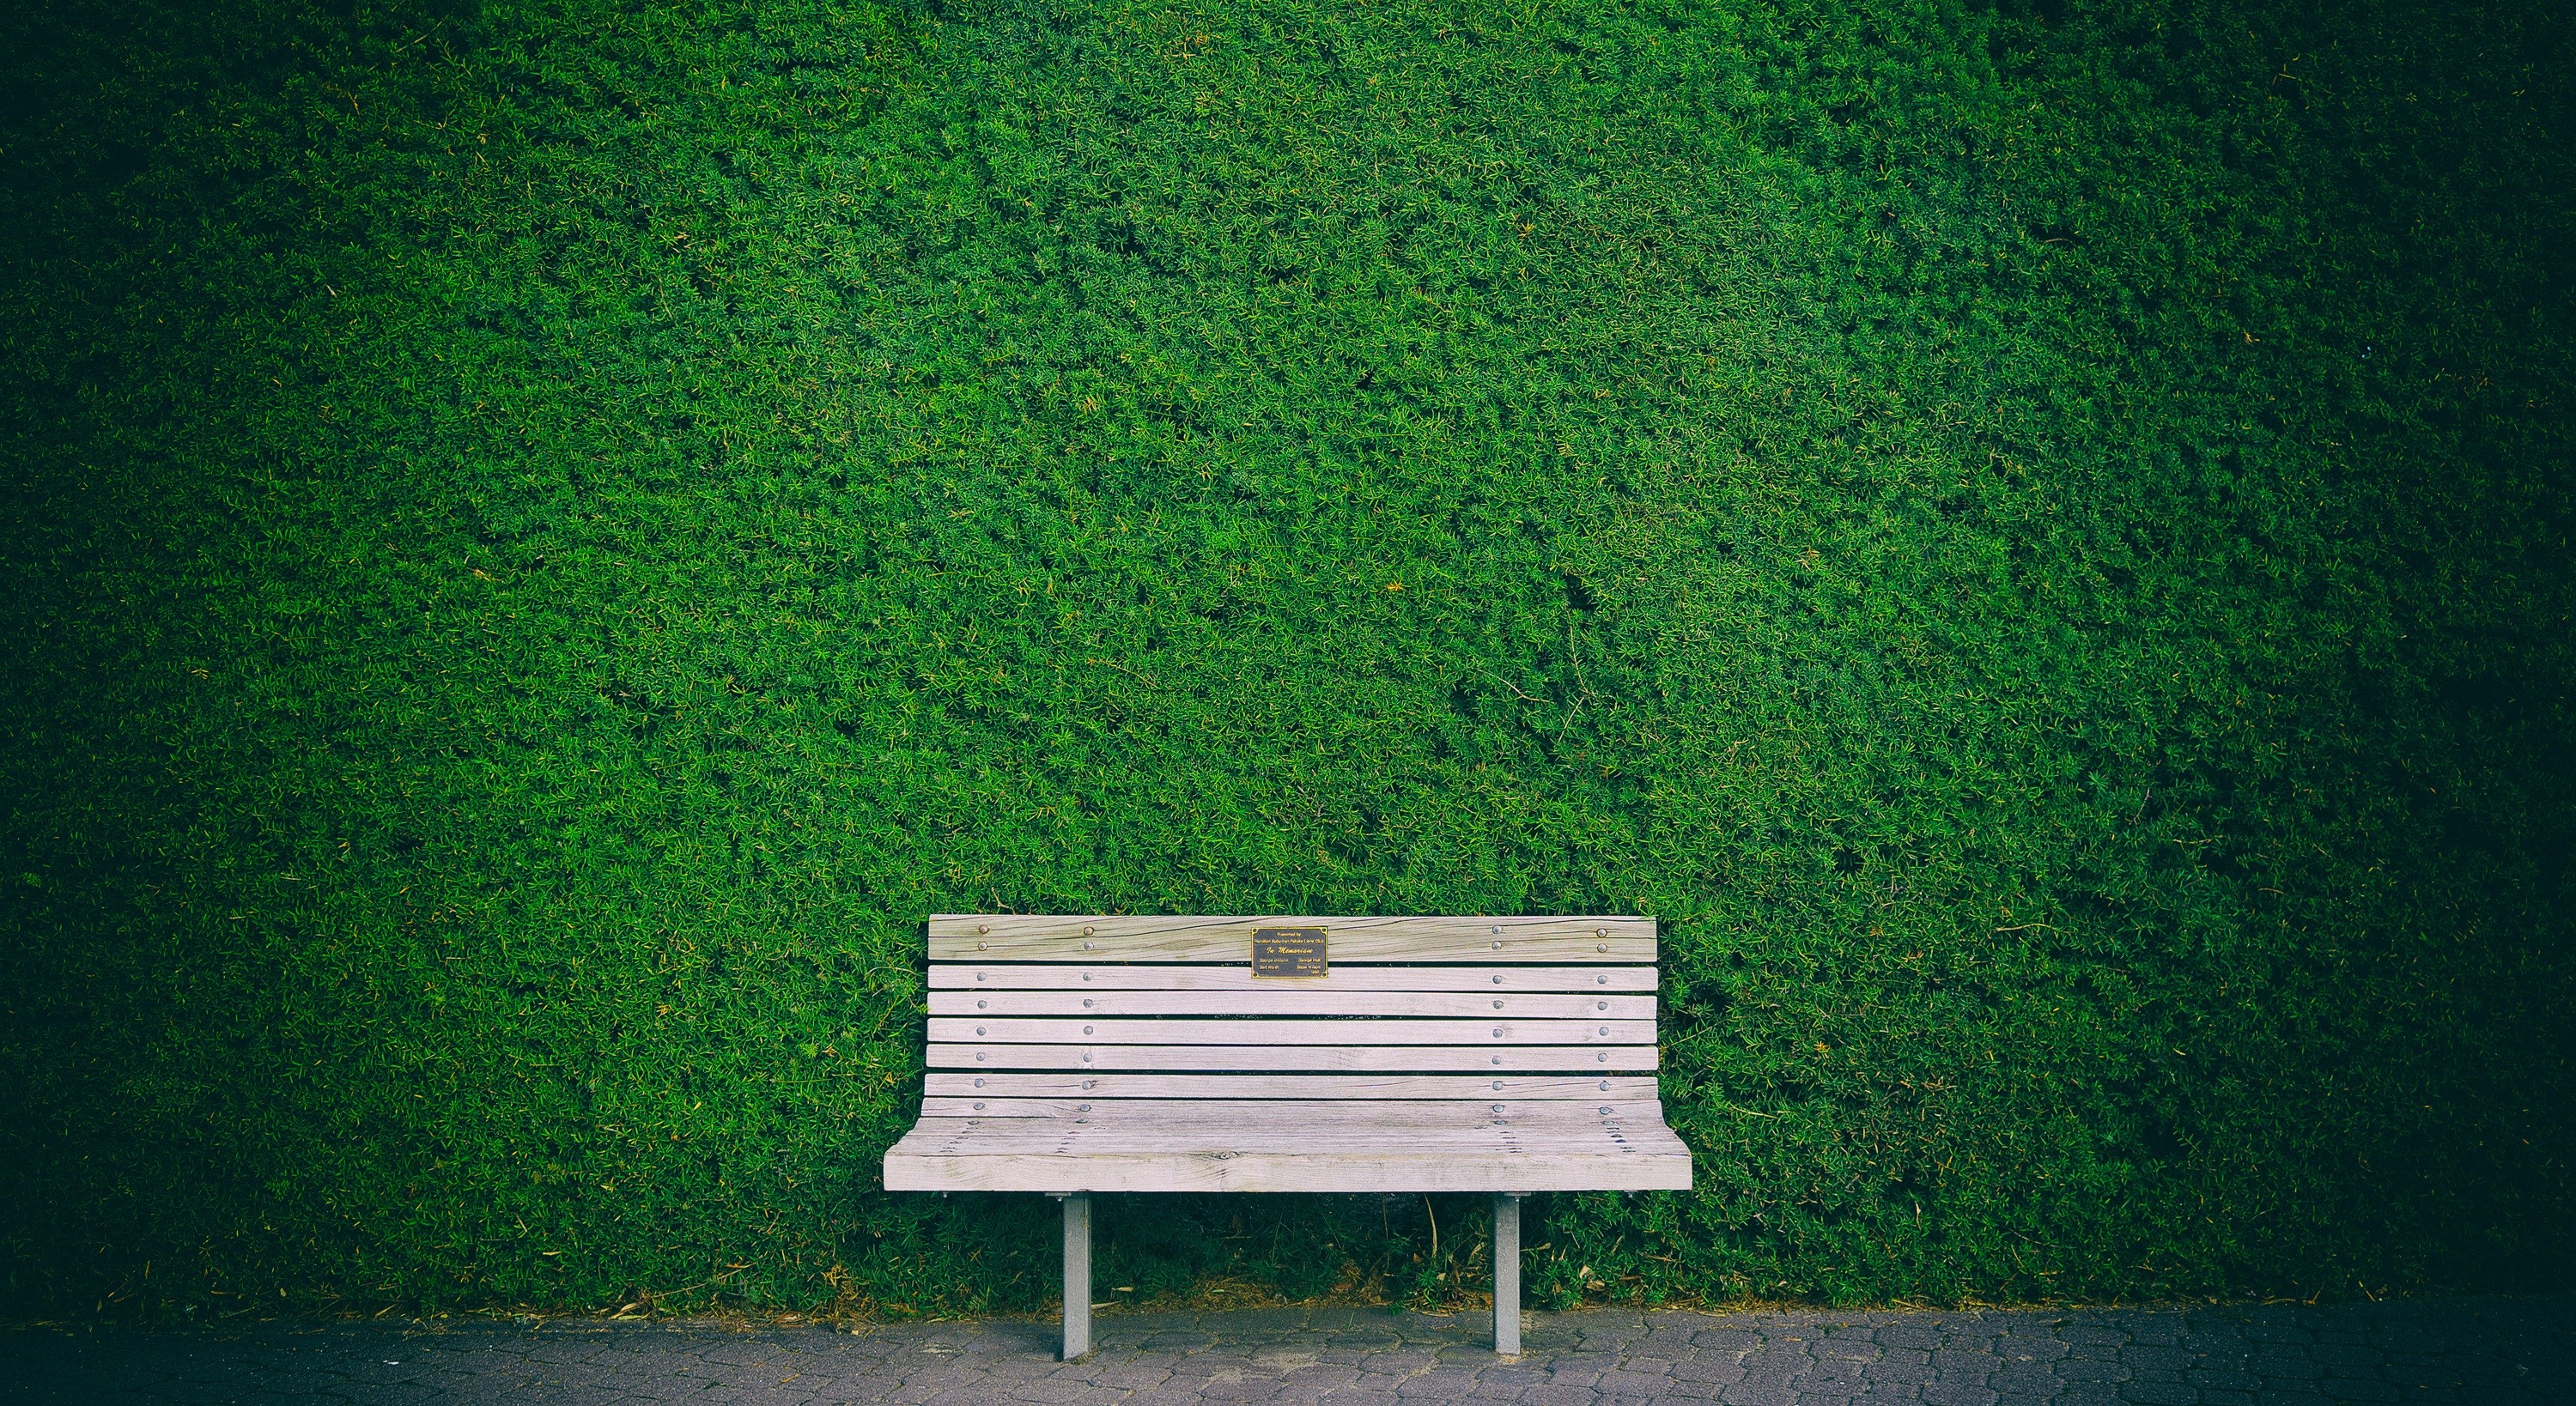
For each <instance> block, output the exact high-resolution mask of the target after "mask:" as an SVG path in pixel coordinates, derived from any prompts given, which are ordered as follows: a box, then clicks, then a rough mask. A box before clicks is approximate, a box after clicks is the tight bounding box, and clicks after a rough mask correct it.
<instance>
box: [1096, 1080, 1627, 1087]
mask: <svg viewBox="0 0 2576 1406" xmlns="http://www.w3.org/2000/svg"><path fill="white" fill-rule="evenodd" d="M1098 1082H1099V1080H1097V1079H1085V1080H1083V1081H1082V1086H1083V1087H1084V1088H1086V1089H1087V1088H1090V1087H1091V1086H1092V1085H1093V1084H1096V1083H1098ZM1601 1087H1603V1088H1605V1089H1606V1088H1608V1087H1610V1086H1609V1085H1608V1084H1604V1085H1602V1086H1601Z"/></svg>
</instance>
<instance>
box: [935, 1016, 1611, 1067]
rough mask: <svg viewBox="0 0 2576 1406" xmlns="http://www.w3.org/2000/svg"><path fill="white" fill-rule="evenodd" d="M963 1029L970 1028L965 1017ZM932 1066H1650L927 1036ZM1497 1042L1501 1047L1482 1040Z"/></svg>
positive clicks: (1572, 1054) (1590, 1059) (1580, 1055)
mask: <svg viewBox="0 0 2576 1406" xmlns="http://www.w3.org/2000/svg"><path fill="white" fill-rule="evenodd" d="M967 1028H968V1029H970V1030H971V1029H973V1028H974V1027H973V1025H971V1024H969V1025H968V1026H967ZM932 1039H933V1043H932V1044H931V1046H930V1050H929V1055H930V1067H931V1068H933V1069H1057V1070H1084V1071H1090V1070H1101V1069H1163V1070H1174V1071H1192V1072H1204V1073H1214V1072H1217V1071H1220V1070H1245V1071H1256V1070H1273V1071H1275V1070H1292V1069H1311V1070H1343V1071H1349V1072H1351V1073H1390V1074H1428V1073H1435V1072H1456V1073H1466V1074H1472V1073H1478V1072H1485V1071H1491V1072H1496V1073H1500V1072H1505V1071H1509V1072H1513V1073H1523V1074H1542V1073H1547V1074H1553V1073H1568V1072H1580V1071H1584V1070H1597V1071H1599V1072H1601V1073H1605V1074H1608V1073H1616V1072H1622V1071H1630V1070H1639V1069H1652V1068H1654V1067H1655V1047H1654V1046H1652V1045H1608V1044H1605V1045H1597V1046H1593V1047H1589V1048H1587V1047H1585V1046H1582V1045H1508V1044H1503V1043H1502V1042H1501V1041H1489V1042H1488V1045H1489V1047H1487V1048H1473V1049H1461V1048H1459V1047H1458V1046H1455V1045H1287V1044H1280V1045H1078V1044H1067V1045H1009V1044H999V1043H989V1044H988V1043H969V1042H958V1043H939V1042H938V1040H937V1037H936V1036H933V1037H932ZM1493 1045H1500V1046H1501V1048H1491V1047H1490V1046H1493Z"/></svg>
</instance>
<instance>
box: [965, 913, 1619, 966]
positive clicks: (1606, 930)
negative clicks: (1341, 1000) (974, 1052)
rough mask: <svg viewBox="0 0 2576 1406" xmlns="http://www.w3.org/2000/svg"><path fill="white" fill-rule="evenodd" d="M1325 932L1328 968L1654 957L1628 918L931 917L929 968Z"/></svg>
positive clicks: (1159, 953)
mask: <svg viewBox="0 0 2576 1406" xmlns="http://www.w3.org/2000/svg"><path fill="white" fill-rule="evenodd" d="M1283 927H1296V928H1323V929H1325V930H1326V932H1327V933H1328V935H1329V936H1328V945H1329V954H1330V960H1331V961H1333V962H1483V963H1487V964H1492V963H1497V962H1546V963H1562V964H1572V965H1580V964H1585V963H1606V964H1628V963H1643V962H1652V961H1654V960H1655V920H1654V919H1652V918H1626V917H1619V918H1614V917H1548V918H1468V917H1428V918H1384V917H1295V916H1270V917H1185V916H1175V917H1139V916H1132V915H1116V914H1091V915H1070V916H1068V915H1032V914H1004V913H990V914H977V913H937V914H933V915H932V916H931V918H930V959H931V960H932V961H934V962H958V961H992V962H1004V961H1019V962H1244V961H1248V960H1250V954H1251V947H1252V934H1253V931H1254V930H1255V929H1257V928H1283Z"/></svg>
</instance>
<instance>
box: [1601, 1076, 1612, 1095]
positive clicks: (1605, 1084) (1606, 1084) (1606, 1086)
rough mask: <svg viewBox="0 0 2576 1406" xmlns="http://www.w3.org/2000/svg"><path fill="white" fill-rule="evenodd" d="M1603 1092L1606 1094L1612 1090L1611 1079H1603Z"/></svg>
mask: <svg viewBox="0 0 2576 1406" xmlns="http://www.w3.org/2000/svg"><path fill="white" fill-rule="evenodd" d="M1601 1092H1603V1093H1605V1094H1606V1093H1608V1092H1610V1081H1609V1080H1607V1079H1604V1080H1602V1081H1601Z"/></svg>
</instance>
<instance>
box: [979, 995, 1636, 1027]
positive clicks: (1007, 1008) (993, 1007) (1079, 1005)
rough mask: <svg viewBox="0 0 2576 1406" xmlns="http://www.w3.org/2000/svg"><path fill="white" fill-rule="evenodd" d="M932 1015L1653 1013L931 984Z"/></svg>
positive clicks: (1609, 1005) (1597, 1003) (1420, 999)
mask: <svg viewBox="0 0 2576 1406" xmlns="http://www.w3.org/2000/svg"><path fill="white" fill-rule="evenodd" d="M930 1013H931V1014H932V1015H960V1016H980V1017H986V1018H991V1017H996V1016H1007V1015H1018V1016H1038V1015H1061V1016H1075V1017H1081V1016H1092V1017H1100V1016H1148V1015H1151V1016H1162V1015H1303V1016H1442V1017H1449V1018H1452V1019H1465V1020H1482V1019H1494V1020H1502V1019H1515V1020H1653V1019H1654V1018H1655V998H1654V997H1652V996H1614V995H1611V994H1609V993H1608V992H1603V993H1602V994H1600V995H1597V996H1592V995H1584V994H1582V993H1579V992H1565V993H1554V992H1541V993H1531V992H1505V993H1501V994H1489V993H1487V992H1482V991H1298V990H1293V989H1292V990H1285V991H990V990H986V991H933V992H931V993H930Z"/></svg>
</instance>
